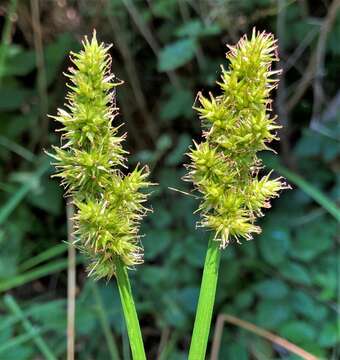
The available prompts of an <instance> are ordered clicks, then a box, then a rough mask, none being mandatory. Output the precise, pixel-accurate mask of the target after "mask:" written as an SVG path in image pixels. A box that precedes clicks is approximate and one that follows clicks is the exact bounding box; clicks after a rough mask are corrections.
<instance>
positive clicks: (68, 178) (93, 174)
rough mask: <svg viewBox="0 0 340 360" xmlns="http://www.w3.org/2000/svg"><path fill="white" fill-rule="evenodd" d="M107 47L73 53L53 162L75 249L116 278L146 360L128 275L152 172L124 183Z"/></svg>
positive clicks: (137, 252) (91, 268) (133, 337)
mask: <svg viewBox="0 0 340 360" xmlns="http://www.w3.org/2000/svg"><path fill="white" fill-rule="evenodd" d="M109 49H110V46H105V45H104V44H103V43H99V42H98V41H97V39H96V33H95V32H94V33H93V36H92V39H91V40H88V38H87V37H85V39H84V41H83V49H82V50H81V51H80V52H79V53H71V61H72V62H73V67H72V68H70V69H69V72H68V74H66V76H67V77H68V78H69V84H68V88H69V92H68V94H67V95H66V101H67V102H66V104H65V107H64V109H58V114H57V116H54V117H53V118H54V119H55V120H57V121H58V122H59V123H61V124H62V129H60V130H61V131H62V136H61V146H60V147H56V146H54V147H53V149H54V153H53V154H51V156H53V158H54V159H55V160H56V162H55V163H54V165H55V166H56V169H57V173H56V174H55V175H54V176H56V177H59V178H60V179H61V184H62V185H63V186H64V187H65V189H66V196H70V197H71V198H72V202H73V204H74V208H75V216H74V218H73V220H74V224H75V239H76V240H75V245H76V247H77V248H78V249H80V251H81V252H82V253H84V254H85V256H86V257H87V258H88V260H89V261H88V272H89V274H90V275H92V276H94V277H95V278H96V279H100V278H106V279H110V278H112V277H115V278H116V280H117V285H118V289H119V293H120V297H121V302H122V307H123V312H124V316H125V321H126V325H127V326H126V327H127V330H128V335H129V340H130V346H131V352H132V356H133V359H138V360H140V359H145V358H146V357H145V351H144V346H143V340H142V335H141V331H140V326H139V322H138V317H137V312H136V309H135V305H134V301H133V297H132V292H131V286H130V283H129V277H128V271H127V270H128V269H129V268H130V267H133V266H135V265H138V264H141V263H142V262H143V250H142V248H141V246H140V241H139V224H140V221H141V219H142V217H143V216H144V215H145V213H146V211H147V209H146V208H145V206H144V202H145V201H146V198H147V194H146V192H145V191H143V190H142V189H145V188H147V187H148V186H149V185H150V183H149V182H148V181H147V177H148V169H147V168H146V167H139V166H137V167H136V168H135V169H134V170H133V171H132V172H131V173H129V174H128V175H124V173H123V172H122V167H126V155H127V153H126V151H124V150H123V148H122V141H123V140H124V138H125V135H121V136H119V135H118V130H119V127H120V126H116V125H114V123H115V118H116V116H117V115H118V108H117V107H116V103H115V89H116V87H117V86H118V85H120V84H121V81H118V80H117V79H116V77H115V76H114V75H113V74H112V73H111V57H110V54H109Z"/></svg>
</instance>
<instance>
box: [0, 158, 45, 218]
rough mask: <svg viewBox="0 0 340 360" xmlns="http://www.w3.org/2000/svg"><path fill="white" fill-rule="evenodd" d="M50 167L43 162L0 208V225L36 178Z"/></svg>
mask: <svg viewBox="0 0 340 360" xmlns="http://www.w3.org/2000/svg"><path fill="white" fill-rule="evenodd" d="M49 167H50V164H49V163H46V162H44V163H43V164H42V165H40V167H39V168H38V170H37V171H36V172H35V174H34V175H33V176H32V178H31V179H30V180H29V181H27V183H25V184H24V185H22V186H21V188H20V189H19V190H18V191H17V192H16V193H15V194H14V195H13V196H12V197H11V198H10V199H9V200H8V201H7V203H6V204H5V205H4V206H3V207H2V208H1V209H0V225H2V224H3V223H4V222H5V221H6V220H7V218H8V217H9V215H11V213H12V212H13V210H14V209H15V208H16V207H17V206H18V205H19V203H20V202H21V201H22V200H23V199H24V197H25V196H26V195H27V194H28V192H29V191H30V190H31V188H32V187H33V185H34V184H35V182H36V180H37V179H39V178H40V177H41V176H42V175H43V174H44V173H45V172H46V171H47V170H48V169H49Z"/></svg>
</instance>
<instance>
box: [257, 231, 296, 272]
mask: <svg viewBox="0 0 340 360" xmlns="http://www.w3.org/2000/svg"><path fill="white" fill-rule="evenodd" d="M290 246H291V237H290V233H289V230H288V229H284V228H276V227H272V226H265V227H264V229H263V234H262V235H261V236H260V239H259V247H260V253H261V255H262V256H263V258H264V259H265V260H266V261H267V262H268V263H269V264H271V265H277V264H279V263H281V262H283V261H285V259H286V258H287V253H288V250H289V248H290Z"/></svg>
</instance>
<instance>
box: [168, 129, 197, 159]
mask: <svg viewBox="0 0 340 360" xmlns="http://www.w3.org/2000/svg"><path fill="white" fill-rule="evenodd" d="M190 144H191V138H190V137H189V136H188V135H187V134H181V135H180V137H179V139H178V142H177V144H176V146H175V148H174V149H173V150H172V151H171V152H170V153H169V155H168V156H167V157H166V160H165V163H166V165H169V166H174V165H178V164H180V163H182V161H183V158H184V156H185V152H186V151H187V149H188V146H189V145H190Z"/></svg>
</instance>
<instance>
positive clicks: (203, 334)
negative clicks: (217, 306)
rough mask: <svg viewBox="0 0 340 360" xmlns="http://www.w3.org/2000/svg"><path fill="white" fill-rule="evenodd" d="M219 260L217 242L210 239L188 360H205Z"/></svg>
mask: <svg viewBox="0 0 340 360" xmlns="http://www.w3.org/2000/svg"><path fill="white" fill-rule="evenodd" d="M220 258H221V251H220V249H219V242H218V241H215V240H214V239H213V238H212V237H211V238H210V240H209V244H208V250H207V255H206V257H205V263H204V269H203V276H202V283H201V290H200V295H199V299H198V306H197V311H196V318H195V324H194V330H193V333H192V338H191V344H190V351H189V360H204V359H205V353H206V351H207V344H208V338H209V332H210V324H211V318H212V314H213V308H214V302H215V294H216V286H217V279H218V269H219V265H220Z"/></svg>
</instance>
